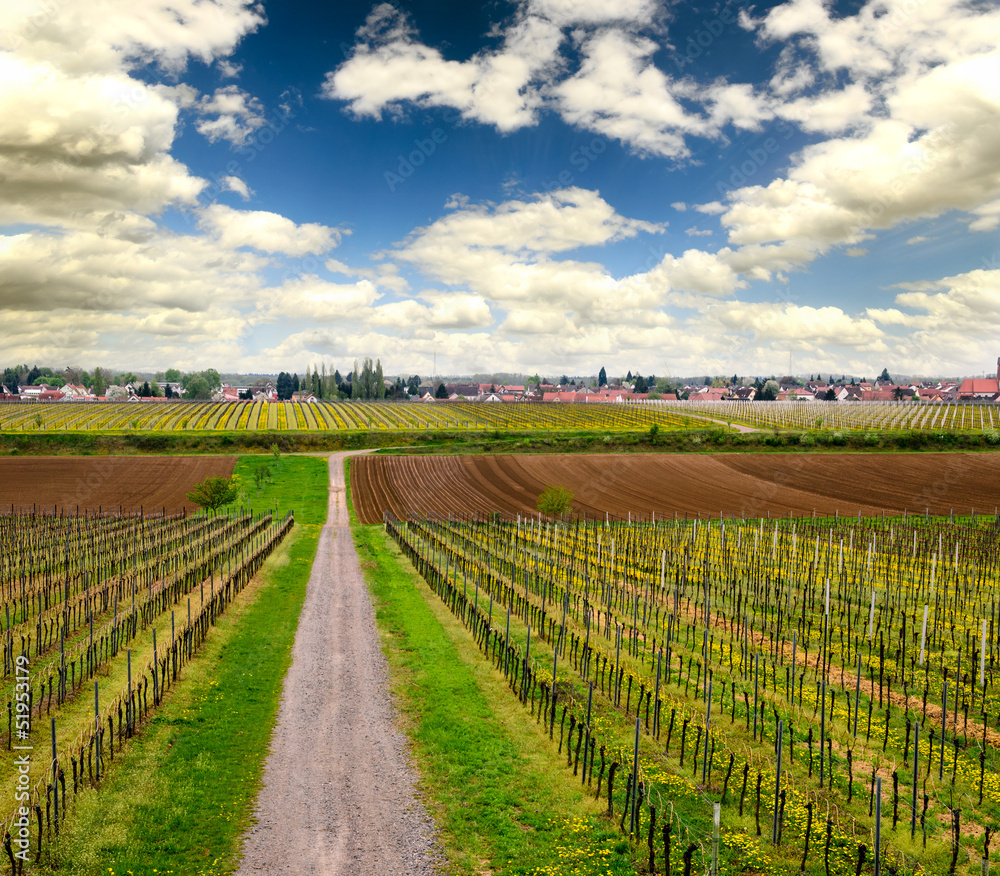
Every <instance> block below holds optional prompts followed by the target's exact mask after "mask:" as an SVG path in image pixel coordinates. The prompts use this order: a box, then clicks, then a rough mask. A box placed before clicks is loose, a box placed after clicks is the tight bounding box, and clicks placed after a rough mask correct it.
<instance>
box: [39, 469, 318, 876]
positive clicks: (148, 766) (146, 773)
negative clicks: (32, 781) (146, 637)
mask: <svg viewBox="0 0 1000 876" xmlns="http://www.w3.org/2000/svg"><path fill="white" fill-rule="evenodd" d="M254 464H256V462H255V461H253V460H249V461H248V460H245V459H244V460H240V462H239V463H238V465H237V469H236V470H237V472H238V473H241V474H243V475H244V478H245V480H246V479H249V476H250V474H251V472H250V471H248V467H249V466H252V465H254ZM248 499H249V502H250V504H251V505H252V506H254V507H256V508H258V509H259V510H264V509H273V508H274V507H275V505H277V507H278V509H279V512H284V511H285V510H287V509H288V508H294V509H295V513H296V526H295V528H294V530H293V532H292V534H291V535H290V536H289V537H288V538H287V539H286V540H285V542H284V544H283V545H282V546H281V548H280V549H279V550H278V551H276V552H275V553H274V554H273V555H272V557H271V558H270V559H269V560H268V562H267V564H266V565H265V568H264V570H263V572H262V573H261V575H260V576H259V580H258V583H257V584H255V585H251V586H250V587H248V588H247V590H245V591H244V594H242V595H241V597H240V598H239V599H238V600H237V601H236V602H235V603H234V604H233V606H232V608H231V610H230V611H228V612H227V613H226V615H224V616H223V617H222V618H221V619H220V621H219V623H218V624H217V626H216V627H215V628H214V630H213V632H212V635H211V636H210V638H209V640H208V641H207V643H206V645H205V647H204V649H203V651H202V653H201V654H200V655H199V657H198V658H197V659H196V660H195V661H194V662H193V663H192V664H190V665H189V666H188V667H186V668H185V670H184V676H183V678H182V680H181V683H180V684H179V685H178V686H177V687H176V688H175V689H174V690H172V691H171V692H170V694H168V696H167V698H166V700H165V702H164V704H163V706H162V707H161V708H160V709H159V710H158V712H157V713H156V714H155V715H154V716H153V718H152V719H151V720H150V721H149V723H148V724H146V725H145V726H144V727H143V728H142V730H141V732H140V735H139V738H138V739H136V740H134V741H132V742H130V743H129V745H128V747H127V748H126V749H125V752H124V756H118V757H116V759H115V762H114V763H113V764H111V765H110V766H111V769H110V771H109V776H108V778H107V779H106V780H105V782H104V784H103V786H102V788H101V790H100V792H99V793H95V792H93V791H87V792H84V793H81V794H80V795H79V797H78V798H77V800H76V802H75V804H73V805H72V806H71V808H70V813H69V819H68V821H67V822H66V823H65V825H64V827H63V830H62V838H61V841H60V843H59V845H58V852H57V853H56V854H55V855H54V856H53V858H52V860H49V861H47V862H46V865H45V867H43V868H42V872H53V873H54V872H59V873H60V874H94V873H104V874H117V876H121V874H128V873H136V874H138V873H168V874H169V873H184V874H221V873H228V872H232V871H233V870H234V869H235V866H236V863H237V855H238V852H239V841H240V837H241V835H242V833H243V832H244V830H245V829H246V828H247V827H248V825H249V823H250V818H251V815H252V810H253V803H254V800H255V797H256V790H257V788H258V786H259V783H260V777H261V774H262V771H263V763H264V758H265V756H266V754H267V749H268V743H269V740H270V735H271V730H272V728H273V726H274V721H275V717H276V714H277V707H278V702H279V699H280V696H281V686H282V681H283V679H284V676H285V672H286V670H287V668H288V665H289V662H290V659H291V647H292V644H293V642H294V638H295V630H296V627H297V625H298V618H299V612H300V610H301V607H302V602H303V599H304V598H305V590H306V582H307V581H308V578H309V571H310V569H311V566H312V560H313V557H314V556H315V553H316V545H317V543H318V540H319V531H320V527H321V525H322V523H323V522H324V520H325V518H326V507H327V465H326V460H325V459H316V458H308V457H305V458H283V459H282V460H281V462H280V465H279V468H278V469H277V471H276V472H275V476H274V482H273V483H271V484H267V485H265V486H264V487H263V488H262V489H261V491H260V495H259V496H257V495H255V493H254V490H253V489H250V490H248Z"/></svg>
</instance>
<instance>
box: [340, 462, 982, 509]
mask: <svg viewBox="0 0 1000 876" xmlns="http://www.w3.org/2000/svg"><path fill="white" fill-rule="evenodd" d="M553 484H555V485H559V486H564V487H568V488H569V489H570V490H572V491H573V495H574V500H573V511H574V512H575V513H576V514H579V515H589V516H600V517H603V516H604V515H605V513H609V514H612V515H617V516H620V517H625V516H627V515H628V514H630V513H631V514H632V515H642V516H646V517H648V516H649V515H650V514H651V513H655V514H656V515H657V516H658V517H659V516H661V515H664V514H666V515H670V516H673V515H674V514H675V513H676V514H679V515H684V514H690V515H694V514H703V515H704V514H712V515H716V516H718V515H719V514H720V513H721V514H725V515H731V514H734V515H737V516H747V517H760V516H764V515H765V514H768V513H770V514H771V515H772V516H775V515H780V516H784V515H787V514H788V513H789V512H791V513H792V514H794V515H811V514H812V513H813V511H815V512H816V513H817V514H820V515H828V514H830V515H832V514H833V513H834V512H839V513H840V514H842V515H847V514H849V515H856V514H857V513H858V512H859V511H860V512H861V513H862V514H865V515H870V514H876V513H880V512H881V511H883V510H884V511H885V512H886V513H887V514H889V513H892V514H897V513H902V512H903V511H904V510H906V511H910V512H913V511H917V512H920V513H923V512H924V511H925V509H930V511H931V513H936V514H947V513H949V512H950V511H951V510H952V509H954V511H955V513H962V514H968V513H969V512H970V510H971V509H975V510H977V511H978V513H985V512H988V513H993V512H994V510H995V507H996V506H997V505H998V504H1000V454H957V453H956V454H950V453H927V454H923V453H921V454H860V453H851V454H849V453H845V454H826V453H824V454H728V455H719V456H709V455H698V456H695V455H689V454H649V455H639V454H634V455H567V456H557V455H552V456H549V455H542V456H364V457H355V458H354V459H353V460H352V461H351V489H352V492H353V497H354V503H355V507H356V508H357V512H358V516H359V517H360V519H361V520H362V522H365V523H380V522H381V521H382V513H383V511H392V513H393V514H395V515H396V516H397V517H404V516H407V515H409V514H411V513H412V514H417V515H420V514H426V515H448V514H456V515H465V514H472V513H476V514H488V513H492V512H494V511H500V512H507V513H512V514H516V513H532V512H534V511H535V502H536V500H537V498H538V495H539V494H540V493H541V492H542V491H543V490H544V489H545V488H546V487H547V486H549V485H553Z"/></svg>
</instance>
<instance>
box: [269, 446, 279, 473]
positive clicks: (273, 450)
mask: <svg viewBox="0 0 1000 876" xmlns="http://www.w3.org/2000/svg"><path fill="white" fill-rule="evenodd" d="M271 456H273V457H274V467H275V468H276V469H277V468H280V467H281V466H280V464H279V461H280V459H281V448H280V447H278V445H277V444H272V445H271Z"/></svg>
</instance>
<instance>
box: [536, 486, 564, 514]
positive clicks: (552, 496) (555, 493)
mask: <svg viewBox="0 0 1000 876" xmlns="http://www.w3.org/2000/svg"><path fill="white" fill-rule="evenodd" d="M572 503H573V491H572V490H570V489H568V488H567V487H560V486H557V485H555V484H553V485H550V486H548V487H546V488H545V489H544V490H543V491H542V493H541V495H539V497H538V501H537V502H536V503H535V507H536V508H537V509H538V510H539V511H541V512H542V514H545V515H546V516H548V517H562V516H563V515H565V514H566V513H567V512H568V511H569V508H570V505H572Z"/></svg>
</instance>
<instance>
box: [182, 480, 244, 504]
mask: <svg viewBox="0 0 1000 876" xmlns="http://www.w3.org/2000/svg"><path fill="white" fill-rule="evenodd" d="M239 494H240V482H239V478H238V477H236V476H235V475H233V476H232V477H228V478H227V477H212V478H205V480H203V481H202V482H201V483H200V484H195V485H194V489H192V490H191V492H190V493H188V494H187V497H188V499H189V500H190V501H192V502H194V503H195V505H197V506H198V507H199V508H205V509H206V510H208V511H212V512H213V513H214V512H216V511H218V510H219V508H221V507H222V506H223V505H231V504H232V503H233V502H235V501H236V498H237V496H239Z"/></svg>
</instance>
